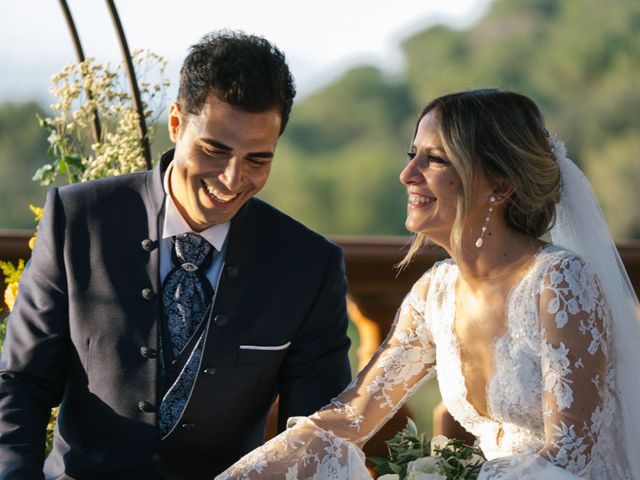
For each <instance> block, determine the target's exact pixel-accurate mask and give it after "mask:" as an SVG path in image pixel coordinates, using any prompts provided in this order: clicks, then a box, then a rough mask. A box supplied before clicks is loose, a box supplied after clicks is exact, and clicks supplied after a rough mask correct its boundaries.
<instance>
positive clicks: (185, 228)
mask: <svg viewBox="0 0 640 480" xmlns="http://www.w3.org/2000/svg"><path fill="white" fill-rule="evenodd" d="M172 170H173V163H171V164H169V166H168V167H167V171H166V173H165V175H164V179H163V182H162V183H163V187H164V193H165V206H164V207H165V208H164V222H163V223H164V225H163V226H162V238H170V237H174V236H176V235H180V234H183V233H189V232H193V230H192V229H191V227H190V226H189V224H188V223H187V221H186V220H185V219H184V217H183V216H182V214H181V213H180V211H179V210H178V207H176V204H175V202H174V201H173V197H172V196H171V193H170V191H169V178H170V177H171V172H172ZM230 226H231V222H225V223H220V224H217V225H212V226H210V227H209V228H205V229H204V230H202V231H201V232H195V233H198V235H200V236H202V238H204V239H205V240H206V241H207V242H209V243H210V244H211V245H213V247H214V248H215V249H216V250H218V251H221V250H222V246H223V245H224V241H225V239H226V238H227V234H228V233H229V227H230Z"/></svg>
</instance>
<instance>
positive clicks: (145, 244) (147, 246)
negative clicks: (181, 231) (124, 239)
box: [140, 238, 156, 252]
mask: <svg viewBox="0 0 640 480" xmlns="http://www.w3.org/2000/svg"><path fill="white" fill-rule="evenodd" d="M140 246H141V247H142V249H143V250H144V251H145V252H151V251H153V249H154V248H156V242H154V241H153V240H151V239H150V238H145V239H144V240H142V242H140Z"/></svg>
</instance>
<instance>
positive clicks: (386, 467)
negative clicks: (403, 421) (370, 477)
mask: <svg viewBox="0 0 640 480" xmlns="http://www.w3.org/2000/svg"><path fill="white" fill-rule="evenodd" d="M385 443H386V444H387V448H388V449H389V458H381V457H369V458H368V460H369V461H370V462H371V463H373V464H374V465H375V469H376V472H378V473H379V474H380V475H384V474H387V473H395V474H397V475H399V476H400V479H404V478H405V477H406V475H407V466H408V464H409V462H413V461H414V460H417V459H418V458H422V457H427V456H429V452H430V446H429V442H428V441H427V438H426V434H425V433H424V432H423V433H418V427H416V424H415V422H414V421H413V420H411V419H410V418H407V426H406V427H405V428H404V429H402V430H401V431H399V432H398V433H396V434H395V435H394V436H393V437H392V438H390V439H389V440H387V441H385Z"/></svg>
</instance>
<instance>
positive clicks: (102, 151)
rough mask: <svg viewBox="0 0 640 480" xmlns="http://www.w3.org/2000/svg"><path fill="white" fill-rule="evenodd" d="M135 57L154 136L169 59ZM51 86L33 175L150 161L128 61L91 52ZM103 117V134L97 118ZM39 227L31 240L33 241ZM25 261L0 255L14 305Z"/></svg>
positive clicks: (7, 296) (85, 176) (68, 176)
mask: <svg viewBox="0 0 640 480" xmlns="http://www.w3.org/2000/svg"><path fill="white" fill-rule="evenodd" d="M132 61H133V64H134V68H135V70H136V75H137V76H138V78H139V79H141V80H142V81H139V88H140V95H141V99H142V105H143V110H144V117H145V120H146V123H147V125H148V133H147V136H148V137H149V138H151V137H152V136H153V134H154V133H155V132H154V125H155V123H157V120H158V116H159V114H160V112H162V111H163V110H164V101H165V91H166V87H167V86H168V85H169V80H168V79H166V78H164V71H165V67H166V63H167V62H166V60H165V59H163V58H162V57H160V56H158V55H156V54H154V53H152V52H150V51H148V50H136V51H134V52H133V54H132ZM150 73H154V75H156V76H158V77H159V78H160V81H159V83H151V82H148V81H145V80H144V79H145V77H146V76H147V75H149V74H150ZM51 83H52V86H51V88H50V90H49V91H50V92H51V93H52V94H53V95H54V96H55V97H56V100H57V101H56V103H53V104H52V105H51V106H50V108H51V111H52V116H49V117H46V118H40V117H39V118H38V121H39V122H40V126H42V127H43V128H45V129H47V131H48V132H49V137H48V143H49V149H48V155H49V158H50V159H51V163H48V164H45V165H44V166H42V167H41V168H39V169H38V170H37V171H36V173H35V175H34V176H33V180H34V181H37V182H39V183H40V184H41V185H50V184H52V183H53V182H54V181H56V180H58V179H59V178H60V179H62V180H63V181H66V183H77V182H83V181H85V180H92V179H95V178H103V177H108V176H112V175H121V174H125V173H130V172H135V171H138V170H144V169H145V168H147V164H146V161H145V158H144V153H143V150H142V144H141V141H140V133H139V131H138V120H139V117H138V113H137V111H136V109H135V108H134V105H133V99H132V97H131V95H130V93H129V92H128V90H127V88H126V85H127V82H126V78H125V74H124V64H123V63H120V64H118V65H117V66H116V67H115V68H112V67H111V65H110V64H109V63H106V64H100V63H96V62H95V61H94V59H93V58H88V59H86V60H85V61H84V62H81V63H77V64H73V63H71V64H68V65H67V66H65V67H64V68H63V69H62V70H61V71H60V72H58V73H56V74H55V75H54V76H53V77H52V78H51ZM95 118H99V121H100V126H101V128H100V130H99V135H97V133H98V132H97V131H96V129H95V127H94V125H95V124H94V119H95ZM29 208H30V209H31V211H32V212H33V213H34V215H35V221H36V224H37V223H38V222H39V221H40V217H41V216H42V208H39V207H36V206H34V205H29ZM37 230H38V227H37V226H36V233H35V234H34V236H33V237H32V238H31V239H30V240H29V248H31V250H33V247H34V245H35V242H36V238H37ZM24 267H25V261H24V260H22V259H20V260H19V261H18V263H17V264H15V265H14V264H13V263H11V262H5V261H0V270H2V273H3V275H4V277H5V284H6V285H7V286H6V289H5V292H4V303H5V304H6V305H7V307H8V308H9V311H11V310H12V308H13V305H14V303H15V301H16V297H17V295H18V284H19V281H20V277H21V275H22V272H23V270H24ZM7 318H8V317H5V318H4V319H0V348H2V345H3V343H4V338H5V333H6V328H7ZM56 413H57V409H54V410H53V411H52V415H51V419H50V421H49V425H48V427H47V445H46V451H49V450H50V449H51V444H52V439H53V427H54V425H55V420H56Z"/></svg>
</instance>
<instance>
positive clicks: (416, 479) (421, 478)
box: [407, 457, 446, 480]
mask: <svg viewBox="0 0 640 480" xmlns="http://www.w3.org/2000/svg"><path fill="white" fill-rule="evenodd" d="M407 479H408V480H446V477H444V476H443V475H441V474H440V464H439V463H438V459H437V458H434V457H423V458H418V459H417V460H414V461H413V462H409V464H408V465H407Z"/></svg>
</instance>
